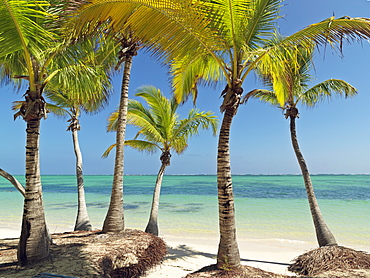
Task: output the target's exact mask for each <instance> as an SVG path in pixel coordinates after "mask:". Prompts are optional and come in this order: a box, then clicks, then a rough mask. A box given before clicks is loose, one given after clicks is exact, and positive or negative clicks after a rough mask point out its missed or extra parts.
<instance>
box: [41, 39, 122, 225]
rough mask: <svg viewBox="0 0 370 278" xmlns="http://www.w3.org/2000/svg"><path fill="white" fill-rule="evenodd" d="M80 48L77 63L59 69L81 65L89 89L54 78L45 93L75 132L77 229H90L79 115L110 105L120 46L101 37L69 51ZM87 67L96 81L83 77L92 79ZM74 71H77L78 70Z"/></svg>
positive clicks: (81, 42)
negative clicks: (86, 72)
mask: <svg viewBox="0 0 370 278" xmlns="http://www.w3.org/2000/svg"><path fill="white" fill-rule="evenodd" d="M79 49H82V50H83V51H80V54H81V55H80V56H79V59H78V60H77V64H70V65H68V66H67V67H66V68H61V69H59V71H60V72H63V71H69V70H70V69H71V67H73V68H75V69H78V67H81V70H82V75H81V76H79V77H78V80H79V82H80V83H81V84H86V83H89V86H87V90H88V91H86V90H84V92H80V91H78V90H81V89H82V88H81V87H75V86H70V83H69V82H67V83H63V84H60V83H59V82H56V84H53V83H54V82H53V80H51V82H50V83H49V87H48V88H47V91H46V92H45V94H46V96H47V98H48V99H50V100H51V101H52V103H53V104H54V105H51V104H50V103H48V104H47V108H48V109H49V110H50V111H51V112H54V113H55V114H56V115H61V116H69V120H68V122H70V124H69V126H68V128H67V130H68V131H71V133H72V141H73V147H74V152H75V155H76V178H77V193H78V210H77V217H76V223H75V226H74V230H75V231H81V230H84V231H91V230H92V226H91V223H90V220H89V216H88V212H87V207H86V200H85V190H84V179H83V171H82V153H81V149H80V144H79V140H78V131H79V130H80V123H79V117H80V114H81V112H86V113H96V112H98V111H99V110H100V109H101V108H103V107H104V105H105V104H107V102H108V97H109V94H110V90H111V84H110V80H109V77H108V76H109V75H110V70H111V69H112V66H113V64H114V63H115V61H116V55H117V47H116V44H115V43H114V42H113V41H112V40H111V41H105V43H104V44H102V42H101V40H99V39H96V38H94V37H91V38H88V39H85V40H81V41H78V42H77V43H75V44H73V46H71V47H70V49H69V50H70V51H75V52H78V51H79ZM84 68H89V71H91V72H94V75H95V78H94V82H91V81H90V80H85V79H84V78H90V76H88V75H85V74H84V72H85V69H84ZM73 72H76V70H74V71H73ZM64 75H65V74H64ZM90 83H91V84H90ZM53 85H54V86H55V87H53ZM75 90H77V91H75ZM89 90H90V91H89Z"/></svg>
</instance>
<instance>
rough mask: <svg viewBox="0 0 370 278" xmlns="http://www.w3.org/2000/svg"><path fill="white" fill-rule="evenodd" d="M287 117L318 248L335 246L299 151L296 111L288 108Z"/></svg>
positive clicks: (335, 243)
mask: <svg viewBox="0 0 370 278" xmlns="http://www.w3.org/2000/svg"><path fill="white" fill-rule="evenodd" d="M287 115H288V116H289V117H290V135H291V139H292V145H293V149H294V152H295V154H296V157H297V160H298V163H299V166H300V168H301V171H302V176H303V179H304V184H305V187H306V192H307V198H308V203H309V205H310V210H311V215H312V218H313V223H314V226H315V231H316V238H317V241H318V243H319V246H320V247H322V246H328V245H337V242H336V240H335V238H334V236H333V234H332V233H331V232H330V230H329V228H328V226H327V225H326V223H325V221H324V218H323V216H322V214H321V211H320V208H319V204H318V203H317V199H316V196H315V192H314V190H313V186H312V182H311V178H310V174H309V172H308V167H307V165H306V162H305V160H304V158H303V155H302V153H301V151H300V149H299V145H298V140H297V134H296V127H295V119H296V117H297V116H298V109H297V108H290V109H289V110H288V111H287Z"/></svg>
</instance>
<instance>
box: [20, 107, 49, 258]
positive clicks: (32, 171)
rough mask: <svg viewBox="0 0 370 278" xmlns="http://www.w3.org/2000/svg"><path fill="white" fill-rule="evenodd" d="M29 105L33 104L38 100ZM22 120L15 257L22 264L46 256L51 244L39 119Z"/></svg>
mask: <svg viewBox="0 0 370 278" xmlns="http://www.w3.org/2000/svg"><path fill="white" fill-rule="evenodd" d="M31 105H33V106H36V105H37V103H36V104H35V103H33V104H31ZM25 120H26V122H27V129H26V132H27V143H26V194H25V198H24V210H23V218H22V230H21V236H20V239H19V245H18V260H19V262H20V263H21V264H22V265H25V264H27V263H30V262H34V261H38V260H42V259H44V258H46V257H48V256H49V246H50V238H49V232H48V229H47V227H46V222H45V214H44V207H43V201H42V186H41V178H40V162H39V134H40V119H28V120H27V119H25Z"/></svg>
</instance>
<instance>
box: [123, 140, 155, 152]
mask: <svg viewBox="0 0 370 278" xmlns="http://www.w3.org/2000/svg"><path fill="white" fill-rule="evenodd" d="M125 145H127V146H130V147H131V148H134V149H137V150H139V151H142V152H148V153H154V152H155V151H156V150H158V149H161V148H160V147H159V146H158V145H156V144H154V143H152V142H148V141H144V140H137V139H136V140H126V141H125Z"/></svg>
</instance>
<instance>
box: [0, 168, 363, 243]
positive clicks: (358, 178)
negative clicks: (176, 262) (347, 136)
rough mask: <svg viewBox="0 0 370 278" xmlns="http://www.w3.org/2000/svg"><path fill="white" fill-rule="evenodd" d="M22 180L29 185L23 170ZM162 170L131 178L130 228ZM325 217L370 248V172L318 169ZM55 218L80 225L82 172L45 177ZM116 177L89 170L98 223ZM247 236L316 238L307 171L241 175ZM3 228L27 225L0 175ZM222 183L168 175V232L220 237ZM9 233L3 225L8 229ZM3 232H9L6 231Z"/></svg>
mask: <svg viewBox="0 0 370 278" xmlns="http://www.w3.org/2000/svg"><path fill="white" fill-rule="evenodd" d="M16 178H17V179H18V180H19V181H20V182H21V183H24V177H23V176H16ZM155 179H156V176H125V178H124V206H125V225H126V227H127V228H135V229H144V228H145V226H146V222H147V219H148V215H149V210H150V204H151V198H152V190H153V186H154V183H155ZM312 180H313V185H314V187H315V192H316V195H317V198H318V201H319V205H320V208H321V211H322V213H323V215H324V218H325V220H326V222H327V224H328V226H329V227H330V229H331V230H332V232H333V233H334V235H335V236H336V238H337V241H338V243H340V244H342V245H350V246H352V245H355V246H364V247H367V249H369V248H370V175H314V176H312ZM42 184H43V198H44V206H45V214H46V220H47V224H48V226H49V229H50V231H51V232H61V231H68V230H71V229H73V225H74V221H75V217H76V208H77V205H76V203H77V196H76V178H75V177H74V176H58V175H55V176H42ZM111 184H112V176H85V192H86V201H87V205H88V211H89V216H90V220H91V222H92V224H93V226H94V228H97V229H99V228H101V226H102V223H103V220H104V217H105V214H106V212H107V208H108V204H109V198H110V192H111ZM233 185H234V193H235V206H236V221H237V234H238V237H239V238H252V239H277V240H292V241H297V242H299V241H304V242H312V243H314V242H315V241H316V239H315V234H314V229H313V225H312V220H311V216H310V212H309V207H308V202H307V200H306V195H305V194H306V193H305V189H304V185H303V180H302V177H301V176H298V175H297V176H295V175H236V176H233ZM0 203H1V209H0V228H8V229H18V230H19V229H20V225H21V217H22V210H23V200H22V196H21V194H20V193H19V192H18V191H17V190H16V189H15V188H14V187H13V186H12V185H11V184H10V183H9V182H8V181H7V180H6V179H4V178H2V177H0ZM217 211H218V208H217V184H216V176H213V175H194V176H182V175H167V176H165V177H164V179H163V184H162V195H161V202H160V209H159V228H160V234H161V235H166V234H171V235H184V234H186V235H187V236H192V235H194V236H195V235H205V236H214V237H217V236H218V212H217ZM0 232H1V230H0ZM0 237H1V235H0Z"/></svg>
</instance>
